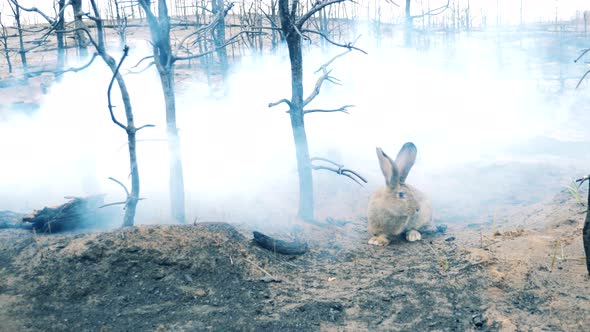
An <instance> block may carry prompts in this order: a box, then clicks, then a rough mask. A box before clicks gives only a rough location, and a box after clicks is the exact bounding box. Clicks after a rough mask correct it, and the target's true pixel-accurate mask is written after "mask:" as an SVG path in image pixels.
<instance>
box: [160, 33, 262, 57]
mask: <svg viewBox="0 0 590 332" xmlns="http://www.w3.org/2000/svg"><path fill="white" fill-rule="evenodd" d="M244 33H258V34H263V33H262V32H258V31H254V32H253V31H240V32H239V33H238V34H236V35H235V36H233V37H231V38H230V39H228V40H226V42H225V43H223V45H220V46H218V47H216V48H214V49H212V50H210V51H207V52H204V53H199V54H195V55H189V56H174V58H173V60H172V61H174V62H176V61H179V60H191V59H196V58H200V57H203V56H205V55H209V54H211V53H214V52H217V51H219V50H220V49H222V48H224V47H227V46H229V45H231V44H233V43H235V42H237V41H238V40H237V39H238V37H239V36H241V35H242V34H244Z"/></svg>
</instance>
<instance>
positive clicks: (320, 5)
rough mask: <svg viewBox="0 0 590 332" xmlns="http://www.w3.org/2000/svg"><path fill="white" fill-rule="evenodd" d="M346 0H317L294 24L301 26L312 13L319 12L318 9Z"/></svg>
mask: <svg viewBox="0 0 590 332" xmlns="http://www.w3.org/2000/svg"><path fill="white" fill-rule="evenodd" d="M344 1H347V0H327V1H326V0H318V1H317V2H316V3H315V4H314V5H313V7H311V9H310V10H309V11H308V12H307V13H305V14H304V15H303V16H302V17H301V18H300V19H299V20H298V21H297V23H295V25H296V26H297V27H299V28H301V27H302V26H303V24H304V23H305V22H306V21H307V20H309V19H310V18H311V17H312V16H313V15H315V14H316V13H317V12H319V11H320V10H322V9H324V8H326V7H328V6H330V5H333V4H336V3H340V2H344Z"/></svg>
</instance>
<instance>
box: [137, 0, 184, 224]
mask: <svg viewBox="0 0 590 332" xmlns="http://www.w3.org/2000/svg"><path fill="white" fill-rule="evenodd" d="M150 3H151V1H150V0H139V4H140V6H141V8H142V9H143V11H144V13H145V14H146V18H147V20H148V23H149V26H150V33H151V37H152V45H153V52H154V60H155V63H156V68H157V69H158V73H159V75H160V81H161V83H162V91H163V93H164V100H165V105H166V132H167V134H168V150H169V151H168V153H169V163H170V164H169V166H170V174H169V176H170V182H169V185H170V209H171V212H172V216H173V218H174V219H176V221H178V222H179V223H185V207H184V203H185V202H184V200H185V197H184V176H183V170H182V159H181V153H180V138H179V137H178V128H177V125H176V97H175V94H174V56H173V54H172V48H171V45H170V16H169V15H168V6H167V5H166V1H165V0H158V16H157V17H156V16H155V15H154V13H152V11H151V8H150Z"/></svg>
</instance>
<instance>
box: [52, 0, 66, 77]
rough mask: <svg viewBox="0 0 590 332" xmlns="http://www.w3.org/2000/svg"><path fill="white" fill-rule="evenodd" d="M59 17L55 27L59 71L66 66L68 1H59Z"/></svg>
mask: <svg viewBox="0 0 590 332" xmlns="http://www.w3.org/2000/svg"><path fill="white" fill-rule="evenodd" d="M57 4H58V10H59V17H58V18H57V20H58V21H57V23H56V25H55V35H56V38H57V70H58V71H59V70H62V69H63V68H64V66H65V64H66V52H65V43H64V33H63V31H64V7H65V5H66V0H58V2H57ZM56 79H57V80H58V81H59V80H61V75H59V76H58V77H57V78H56Z"/></svg>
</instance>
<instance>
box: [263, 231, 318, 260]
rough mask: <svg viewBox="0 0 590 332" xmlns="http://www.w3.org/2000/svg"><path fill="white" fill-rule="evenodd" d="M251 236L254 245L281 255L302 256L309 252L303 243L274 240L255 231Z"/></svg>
mask: <svg viewBox="0 0 590 332" xmlns="http://www.w3.org/2000/svg"><path fill="white" fill-rule="evenodd" d="M253 234H254V242H255V243H257V244H258V245H259V246H261V247H262V248H264V249H267V250H270V251H272V252H278V253H279V254H283V255H303V254H305V253H306V252H307V251H308V250H309V249H308V247H307V243H304V242H299V241H294V242H288V241H284V240H276V239H274V238H272V237H270V236H267V235H264V234H262V233H260V232H257V231H254V232H253Z"/></svg>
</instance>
